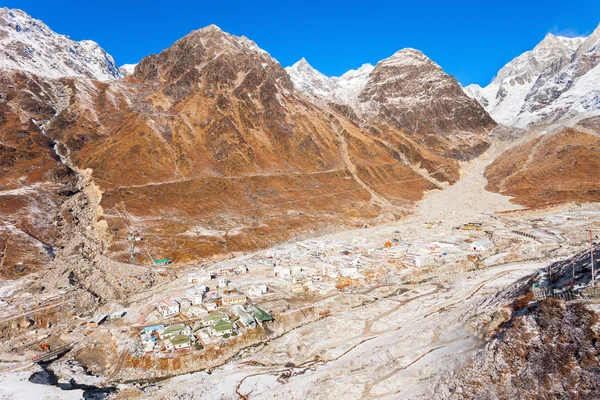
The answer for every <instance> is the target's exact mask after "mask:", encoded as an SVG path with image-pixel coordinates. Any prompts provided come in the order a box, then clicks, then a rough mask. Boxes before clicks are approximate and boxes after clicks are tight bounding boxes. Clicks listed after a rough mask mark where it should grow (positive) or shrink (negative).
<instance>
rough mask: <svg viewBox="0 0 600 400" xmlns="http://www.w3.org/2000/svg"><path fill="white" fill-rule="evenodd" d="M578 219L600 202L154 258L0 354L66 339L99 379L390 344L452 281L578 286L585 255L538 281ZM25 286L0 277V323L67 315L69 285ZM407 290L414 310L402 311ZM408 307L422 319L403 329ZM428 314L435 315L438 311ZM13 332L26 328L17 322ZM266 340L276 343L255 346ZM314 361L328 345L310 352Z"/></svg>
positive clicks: (33, 352)
mask: <svg viewBox="0 0 600 400" xmlns="http://www.w3.org/2000/svg"><path fill="white" fill-rule="evenodd" d="M590 226H600V211H597V210H595V209H594V208H593V207H591V206H569V207H563V208H558V209H549V210H547V211H543V212H529V211H527V210H525V211H515V212H511V213H505V214H501V213H497V214H491V213H489V214H486V213H479V214H477V217H476V218H472V219H467V220H460V219H459V218H455V219H448V220H445V221H439V220H437V221H436V220H427V219H424V218H422V217H419V218H414V219H412V220H406V221H400V222H396V223H390V224H386V225H380V226H376V227H374V228H368V227H367V228H363V229H357V230H351V231H346V232H338V233H334V234H331V235H326V236H321V237H318V238H313V239H306V240H295V241H289V242H286V243H281V244H278V245H275V246H273V247H271V248H268V249H265V250H261V251H257V252H255V253H248V254H235V255H232V256H231V257H230V258H228V259H221V260H217V261H212V262H211V261H207V262H205V263H203V264H200V265H185V264H183V263H178V262H177V260H168V259H166V258H165V259H160V260H156V263H155V265H154V266H153V269H154V270H155V271H156V273H158V274H162V275H163V276H164V277H165V278H164V279H163V281H162V282H160V283H159V284H156V285H154V286H153V287H151V288H150V289H148V290H143V291H141V292H140V293H137V294H135V295H133V296H132V297H131V298H129V299H127V300H125V301H114V302H111V303H108V304H105V305H104V306H102V307H101V308H100V309H98V311H97V312H96V313H94V314H92V315H86V314H80V315H72V318H71V319H70V321H71V322H70V323H65V322H62V321H64V320H65V319H62V321H61V322H59V323H56V324H55V323H52V322H48V323H46V324H45V326H42V327H38V326H36V328H35V329H34V330H30V331H29V332H28V333H27V334H22V335H15V336H14V337H13V338H11V339H10V340H7V341H6V342H5V343H3V344H1V345H0V352H4V354H8V349H9V348H10V349H22V350H21V351H22V352H23V353H22V354H23V356H22V357H23V360H29V359H31V358H32V357H33V358H36V357H37V359H39V358H44V357H47V356H48V355H50V356H52V355H55V354H56V353H55V351H58V352H60V351H61V350H62V351H64V350H65V349H66V350H68V351H70V353H69V354H74V355H75V357H77V359H78V360H79V361H78V362H82V363H84V364H85V366H86V368H87V371H88V373H91V374H94V375H95V376H104V378H103V379H104V380H105V381H106V382H109V381H110V382H114V381H115V380H117V381H121V382H122V381H138V382H148V381H149V380H153V379H159V378H160V379H163V378H165V377H168V376H173V375H181V374H187V373H193V372H196V371H209V372H210V371H213V370H215V369H216V368H219V367H223V366H224V365H227V364H228V363H230V362H231V360H232V359H237V358H244V357H246V359H250V360H254V358H256V359H261V357H262V358H266V359H269V360H271V359H270V358H269V357H271V355H270V354H271V352H276V353H275V354H277V356H276V359H279V358H280V357H281V354H287V356H285V357H291V358H292V359H294V357H296V356H293V354H295V353H297V352H298V354H299V355H298V356H297V357H300V355H301V354H304V353H302V352H303V351H309V350H308V349H311V348H313V347H315V348H321V347H323V348H325V349H326V348H327V346H346V345H348V344H350V343H353V342H352V340H355V341H356V342H357V343H360V342H361V341H359V339H360V338H363V339H361V340H364V338H372V337H377V335H380V334H381V335H382V336H381V340H388V339H385V338H386V337H387V336H385V335H383V333H385V332H387V331H388V330H390V329H406V330H408V331H409V332H412V331H413V330H414V329H419V328H418V326H419V324H420V323H425V322H426V321H427V323H433V321H434V320H433V319H431V318H426V317H427V316H429V315H430V314H431V311H430V312H426V310H428V309H430V310H431V309H433V310H438V309H439V310H444V309H445V307H446V306H445V304H447V302H448V301H449V300H445V299H447V298H450V297H451V296H455V297H456V298H458V299H459V300H457V301H455V302H453V303H451V304H459V303H460V302H461V301H465V300H464V299H466V298H470V297H469V296H472V294H471V295H469V296H466V295H464V294H463V292H464V290H465V289H464V288H467V287H473V288H474V289H469V290H472V291H471V292H464V293H467V294H468V293H478V295H481V296H485V295H486V292H485V291H482V290H480V289H481V288H482V287H483V285H485V284H486V282H492V279H497V278H494V277H504V278H503V279H507V281H506V282H505V283H504V284H509V282H514V281H516V280H517V279H521V278H523V277H524V276H527V275H526V274H533V275H531V276H533V278H531V282H530V284H529V285H530V288H531V290H532V292H533V293H534V296H535V298H534V299H533V300H534V301H537V300H539V299H543V298H546V297H549V296H555V297H556V296H558V297H560V296H571V297H574V296H580V295H581V293H583V292H582V291H585V290H586V286H589V285H590V283H589V282H588V283H584V281H585V279H584V278H582V277H583V276H584V275H585V274H583V273H581V270H582V268H585V265H586V264H585V263H586V261H585V260H583V259H582V260H581V262H580V265H579V267H578V268H579V274H576V273H575V272H576V271H575V268H574V269H573V276H572V277H571V276H570V275H569V276H565V277H563V278H561V280H560V281H559V283H560V284H559V285H557V284H556V280H555V283H554V284H552V280H551V279H549V277H550V276H552V274H553V271H552V270H551V268H550V269H549V267H550V266H551V265H552V263H553V262H556V261H557V260H561V259H567V258H568V257H571V256H572V255H573V254H576V253H578V252H583V251H585V250H586V248H587V247H586V246H588V243H589V242H588V241H587V237H588V236H587V235H588V228H589V227H590ZM499 282H500V281H499ZM23 285H27V282H26V281H25V280H23V281H15V282H11V283H10V285H4V286H2V287H0V320H1V321H4V323H5V324H6V323H12V322H10V321H22V320H23V318H34V316H35V315H38V314H36V313H38V312H39V311H40V310H43V312H44V313H47V312H48V311H54V312H57V313H60V312H63V313H65V312H69V310H71V309H72V308H71V309H69V308H68V306H70V305H73V304H75V302H76V298H75V296H74V294H75V293H74V292H70V291H63V292H60V293H49V294H47V295H46V296H45V297H37V298H36V297H30V296H27V295H22V294H17V295H13V293H18V292H16V289H18V288H19V287H23ZM491 288H492V287H491ZM491 288H490V289H489V290H492V289H491ZM453 291H454V292H453ZM452 293H455V294H454V295H453V294H452ZM487 293H488V295H489V293H491V292H487ZM416 299H422V302H423V305H419V304H421V303H420V300H419V301H416ZM413 300H415V301H414V302H413V303H412V304H414V305H415V307H417V305H418V308H414V309H413V308H411V307H410V306H407V307H408V308H406V309H403V308H401V307H402V304H411V303H410V302H411V301H413ZM395 301H399V303H394V302H395ZM391 304H398V305H396V306H394V307H397V308H399V311H398V312H396V313H393V314H390V312H391V311H389V310H390V309H389V307H390V305H391ZM428 304H430V306H428ZM436 304H439V305H438V306H436ZM361 307H366V308H368V309H369V310H370V311H369V313H368V314H364V315H362V314H361V316H360V317H352V318H365V317H366V316H367V315H371V317H370V318H372V320H373V322H371V323H370V325H369V326H370V328H369V330H368V331H367V333H362V334H360V335H359V336H356V335H357V333H353V329H355V328H354V327H352V326H350V325H347V324H348V322H347V321H345V320H344V319H345V318H350V315H353V314H352V313H353V312H354V311H353V310H357V312H358V310H360V308H361ZM422 307H425V308H422ZM427 307H429V308H427ZM436 307H437V308H436ZM63 310H64V311H63ZM386 310H388V311H386ZM392 310H393V309H392ZM403 310H404V311H403ZM24 316H25V317H24ZM28 316H29V317H28ZM409 317H410V318H412V319H411V321H422V322H418V323H417V322H412V324H414V328H412V327H410V326H406V327H405V326H404V324H405V321H407V320H408V319H407V318H409ZM447 317H448V319H442V320H440V322H439V323H438V322H436V324H438V325H436V326H438V327H439V329H442V330H444V329H450V328H444V326H452V325H451V324H455V323H456V320H455V319H454V318H453V317H452V316H451V315H450V314H448V316H447ZM439 318H446V317H445V316H444V314H443V313H442V314H440V317H439ZM67 320H69V319H67ZM319 321H323V324H326V325H327V324H328V325H327V327H321V325H320V324H321V322H319ZM444 324H446V325H444ZM311 326H314V328H310V327H311ZM356 326H360V324H358V325H356ZM303 327H306V328H303ZM344 327H345V328H344ZM17 329H19V330H20V332H24V331H23V330H21V325H19V326H18V327H17ZM322 329H324V330H322ZM436 329H438V328H436ZM452 329H454V328H452ZM461 329H462V328H461ZM313 330H314V332H315V333H314V334H313V333H311V332H312V331H313ZM380 332H381V333H380ZM461 332H462V331H461ZM315 335H316V336H315ZM344 335H347V341H346V340H344V339H345V336H344ZM353 335H354V336H353ZM361 335H362V336H361ZM313 336H314V337H313ZM357 337H358V338H359V339H357ZM352 338H354V339H352ZM457 340H458V339H457ZM338 342H339V344H335V345H334V344H332V343H338ZM347 343H348V344H347ZM457 343H461V342H457ZM465 343H466V342H465ZM465 343H462V344H460V345H461V346H463V347H464V346H466V344H465ZM469 345H472V344H471V342H469ZM264 346H271V347H272V348H273V349H274V350H271V352H269V351H265V350H261V349H264ZM427 346H429V347H427ZM427 346H425V347H423V351H424V352H426V351H429V350H427V349H430V348H431V349H434V348H437V347H435V346H436V342H435V341H432V342H431V343H429V344H428V345H427ZM281 349H285V351H284V350H281ZM304 349H306V350H304ZM261 351H262V352H263V353H264V355H261V354H263V353H261ZM280 351H283V353H279V352H280ZM323 351H324V350H323ZM332 351H333V350H332ZM398 351H400V349H399V350H398ZM404 351H405V352H408V351H409V350H408V349H405V350H404ZM448 351H450V350H448ZM311 354H312V353H311ZM406 354H409V353H406ZM19 357H21V356H19ZM285 357H284V359H285ZM307 357H308V355H307ZM310 357H313V356H312V355H311V356H310ZM323 357H325V358H327V353H323V354H321V353H319V354H318V355H317V356H315V360H321V359H323ZM19 360H20V359H19ZM440 360H442V361H439V362H442V363H443V358H440ZM14 362H16V361H14ZM14 362H11V363H8V364H6V365H8V366H11V365H15V364H14ZM251 362H254V361H251ZM261 362H262V361H261ZM265 362H266V361H265ZM269 362H273V361H272V360H271V361H269ZM313 362H315V361H311V363H313ZM435 362H438V361H435ZM307 365H310V364H307ZM431 365H434V366H435V368H438V367H439V366H438V365H437V364H431ZM440 365H441V364H440ZM11 368H13V367H11ZM427 368H430V367H427ZM439 368H441V367H439ZM411 379H412V378H411ZM411 382H413V381H412V380H411ZM144 385H146V384H144ZM141 387H142V386H141ZM143 387H146V386H143Z"/></svg>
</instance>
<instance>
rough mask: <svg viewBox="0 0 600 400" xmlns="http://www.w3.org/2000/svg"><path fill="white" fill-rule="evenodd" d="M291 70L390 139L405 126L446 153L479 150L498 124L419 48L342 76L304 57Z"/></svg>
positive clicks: (301, 83)
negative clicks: (320, 69) (318, 67)
mask: <svg viewBox="0 0 600 400" xmlns="http://www.w3.org/2000/svg"><path fill="white" fill-rule="evenodd" d="M287 71H288V72H289V73H290V76H291V77H292V81H293V82H294V85H295V87H296V88H297V89H298V90H300V91H302V92H304V93H307V94H308V95H310V96H311V97H317V98H320V99H321V100H322V101H324V102H326V103H330V104H331V103H333V105H334V106H335V104H337V105H338V110H340V112H345V114H346V115H347V116H348V117H349V118H351V119H352V120H354V121H355V122H357V123H358V124H359V125H360V126H362V127H364V128H365V129H369V130H370V131H371V132H372V133H373V134H375V135H383V136H385V138H386V140H391V139H390V135H389V134H388V133H389V131H390V130H398V131H402V132H404V133H405V134H406V135H407V136H409V137H411V138H412V140H415V141H417V142H419V143H420V144H422V145H424V146H425V147H427V148H428V149H430V150H432V151H433V152H435V153H437V154H440V155H443V156H445V157H451V158H458V159H468V158H471V157H474V156H477V155H479V154H481V152H482V151H483V150H485V149H486V148H487V146H488V144H487V142H486V137H485V134H486V133H487V132H488V131H490V130H491V129H492V128H493V127H494V126H495V125H496V124H495V122H494V121H493V120H492V119H491V118H490V117H489V115H488V114H487V113H486V112H485V111H484V110H483V108H482V107H481V106H480V105H479V104H477V102H474V101H473V100H472V99H471V98H469V97H468V96H466V95H465V94H464V92H463V91H462V89H461V87H460V85H459V84H458V82H457V81H456V79H454V78H453V77H451V76H449V75H447V74H446V73H445V72H444V71H443V70H442V68H440V66H439V65H437V64H436V63H434V62H433V61H431V60H430V59H429V58H427V57H426V56H425V55H424V54H423V53H421V52H420V51H418V50H414V49H404V50H400V51H398V52H397V53H395V54H394V55H392V56H391V57H389V58H387V59H385V60H382V61H380V62H379V63H377V65H376V66H375V67H372V66H370V65H369V64H365V65H364V66H363V67H361V68H360V69H359V70H357V71H349V72H347V73H346V74H344V75H343V76H341V77H339V78H337V77H334V78H327V77H325V76H324V75H322V74H321V73H319V72H318V71H316V70H315V69H314V68H312V67H311V66H310V65H308V63H307V62H306V61H305V60H301V61H299V62H298V63H296V64H294V65H293V66H292V67H289V68H288V69H287ZM392 136H393V135H392Z"/></svg>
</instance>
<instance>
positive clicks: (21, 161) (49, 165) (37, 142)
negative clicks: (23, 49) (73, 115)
mask: <svg viewBox="0 0 600 400" xmlns="http://www.w3.org/2000/svg"><path fill="white" fill-rule="evenodd" d="M63 89H64V90H68V87H67V85H65V84H64V83H59V82H48V81H47V80H44V79H42V78H38V77H35V76H32V75H27V74H23V73H20V72H0V93H1V96H2V97H1V98H0V274H1V275H2V276H3V277H5V278H10V277H17V276H21V275H24V274H27V273H31V272H34V271H36V270H38V269H39V268H40V267H41V266H43V265H45V264H47V263H49V262H50V261H51V260H52V258H53V253H54V247H55V245H56V240H57V238H58V236H59V231H58V228H57V226H56V222H55V219H54V216H55V215H56V213H57V211H58V208H59V207H60V204H61V203H62V202H63V201H64V200H65V199H66V198H67V197H68V196H69V194H70V192H71V190H72V188H73V185H74V182H75V176H74V174H73V173H72V171H70V169H69V168H68V167H66V166H65V165H64V164H62V163H61V162H60V159H59V157H58V156H57V155H56V154H55V152H54V150H53V146H54V141H53V140H52V139H51V138H49V137H47V136H46V135H44V131H43V122H44V121H48V120H50V119H51V118H53V116H54V114H55V113H56V112H57V110H59V109H60V107H61V106H62V95H63Z"/></svg>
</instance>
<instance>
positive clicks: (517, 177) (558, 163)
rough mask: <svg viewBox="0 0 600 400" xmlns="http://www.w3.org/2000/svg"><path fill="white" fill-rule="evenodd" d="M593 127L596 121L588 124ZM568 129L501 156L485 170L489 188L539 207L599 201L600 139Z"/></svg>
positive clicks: (525, 144)
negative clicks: (572, 202) (571, 202)
mask: <svg viewBox="0 0 600 400" xmlns="http://www.w3.org/2000/svg"><path fill="white" fill-rule="evenodd" d="M584 124H586V125H587V126H593V124H592V120H588V121H587V122H584ZM597 132H598V131H595V132H594V130H590V133H584V132H581V131H580V130H576V129H572V128H567V129H562V130H559V132H558V133H552V132H551V133H547V134H543V135H541V136H538V137H536V138H534V139H532V140H530V141H528V142H526V143H524V144H521V145H518V146H515V147H513V148H512V149H510V150H508V151H506V152H505V153H503V154H502V155H500V156H499V157H498V158H496V160H494V162H493V163H492V164H490V166H489V167H488V168H487V169H486V171H485V176H486V178H487V179H488V182H489V184H488V186H487V189H488V190H491V191H494V192H498V193H502V194H505V195H507V196H514V198H515V199H514V200H513V201H515V202H517V203H519V204H522V205H526V206H530V207H539V206H544V205H551V204H556V203H563V202H570V201H598V199H600V187H598V174H597V171H598V168H600V137H598V133H597Z"/></svg>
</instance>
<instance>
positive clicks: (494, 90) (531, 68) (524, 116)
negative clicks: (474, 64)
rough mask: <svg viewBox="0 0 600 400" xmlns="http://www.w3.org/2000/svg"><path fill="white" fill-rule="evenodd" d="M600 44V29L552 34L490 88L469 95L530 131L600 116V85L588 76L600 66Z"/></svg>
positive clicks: (501, 73) (508, 121)
mask: <svg viewBox="0 0 600 400" xmlns="http://www.w3.org/2000/svg"><path fill="white" fill-rule="evenodd" d="M599 41H600V28H596V30H595V31H594V33H592V34H591V35H590V36H588V37H587V38H585V37H573V38H571V37H564V36H557V35H554V34H547V35H546V36H545V37H544V39H543V40H542V41H541V42H540V43H538V44H537V45H536V46H535V47H534V48H533V49H532V50H530V51H526V52H525V53H523V54H521V55H520V56H518V57H516V58H515V59H513V60H512V61H510V62H509V63H508V64H506V65H505V66H504V67H502V69H500V71H498V74H497V75H496V77H495V78H494V79H493V81H492V82H491V83H490V84H489V85H488V86H486V87H484V88H481V87H479V86H478V85H469V86H467V87H466V88H464V91H465V93H467V95H469V96H470V97H472V98H474V99H476V100H477V101H479V103H480V104H481V105H482V106H483V107H484V108H485V109H486V110H487V111H488V112H489V113H490V114H491V115H492V117H493V118H494V119H495V120H496V121H498V122H500V123H503V124H506V125H515V126H519V127H525V126H528V125H531V124H541V123H549V122H555V121H557V120H559V119H563V118H568V117H571V116H574V115H577V114H580V113H588V114H589V113H594V112H600V100H599V99H600V94H599V93H598V85H597V84H594V80H593V79H592V80H590V79H591V78H590V76H591V75H590V76H587V75H589V74H592V75H593V74H595V73H596V72H595V70H596V68H595V67H596V65H597V64H598V63H599V62H600V46H599V45H598V43H599ZM586 82H587V83H586ZM584 83H585V87H584V86H582V85H584Z"/></svg>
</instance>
